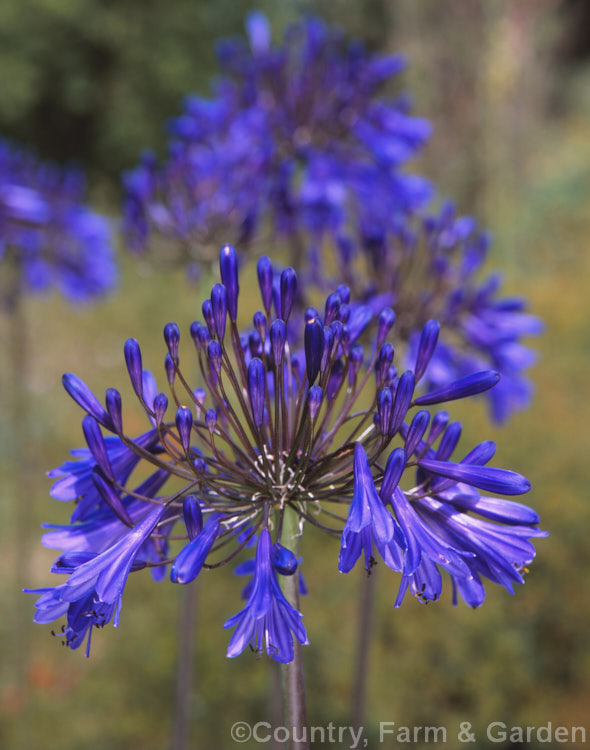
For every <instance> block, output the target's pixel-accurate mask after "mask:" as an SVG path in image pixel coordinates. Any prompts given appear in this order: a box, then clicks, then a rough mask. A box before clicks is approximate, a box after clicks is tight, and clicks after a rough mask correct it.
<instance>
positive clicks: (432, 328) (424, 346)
mask: <svg viewBox="0 0 590 750" xmlns="http://www.w3.org/2000/svg"><path fill="white" fill-rule="evenodd" d="M439 331H440V325H439V322H438V320H429V321H428V322H427V323H426V325H425V326H424V328H423V329H422V335H421V336H420V343H419V344H418V354H417V355H416V367H415V368H414V373H415V375H416V381H418V380H420V378H421V377H422V376H423V375H424V373H425V372H426V368H427V367H428V363H429V362H430V359H431V357H432V355H433V354H434V350H435V348H436V342H437V341H438V333H439Z"/></svg>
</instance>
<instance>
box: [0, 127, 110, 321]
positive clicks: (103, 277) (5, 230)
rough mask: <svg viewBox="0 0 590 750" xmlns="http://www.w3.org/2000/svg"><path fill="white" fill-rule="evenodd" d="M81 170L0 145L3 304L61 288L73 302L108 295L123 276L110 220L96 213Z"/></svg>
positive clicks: (0, 297) (0, 300) (0, 294)
mask: <svg viewBox="0 0 590 750" xmlns="http://www.w3.org/2000/svg"><path fill="white" fill-rule="evenodd" d="M85 191H86V186H85V181H84V177H83V175H82V174H81V173H80V172H79V171H78V170H76V169H72V168H69V167H58V166H56V165H54V164H49V163H43V162H39V161H38V160H37V159H36V157H35V156H34V155H33V154H32V153H31V152H29V151H26V150H24V149H21V148H20V147H17V146H15V145H13V144H10V143H8V142H6V141H0V270H1V274H0V277H1V282H0V306H1V307H4V308H7V309H10V308H12V307H13V306H14V305H15V304H16V303H17V301H18V299H19V297H20V295H22V294H27V293H33V294H35V293H39V292H44V291H46V290H48V289H50V288H56V289H58V290H59V291H60V293H61V294H63V295H64V296H65V297H66V298H67V299H68V300H70V301H72V302H87V301H90V300H92V299H94V298H96V297H99V296H101V295H103V294H105V293H106V292H108V291H110V290H111V289H112V288H113V286H114V284H115V282H116V278H117V268H116V262H115V258H114V253H113V248H112V238H111V232H110V227H109V224H108V222H107V220H106V219H105V218H104V217H102V216H100V215H99V214H97V213H95V212H94V211H91V210H90V209H89V208H88V207H87V206H86V205H84V200H85Z"/></svg>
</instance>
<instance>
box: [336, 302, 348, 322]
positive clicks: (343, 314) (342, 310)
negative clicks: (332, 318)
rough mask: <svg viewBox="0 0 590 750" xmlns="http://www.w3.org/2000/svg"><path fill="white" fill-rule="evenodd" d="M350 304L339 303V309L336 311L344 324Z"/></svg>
mask: <svg viewBox="0 0 590 750" xmlns="http://www.w3.org/2000/svg"><path fill="white" fill-rule="evenodd" d="M350 313H351V309H350V305H340V310H339V311H338V319H339V320H340V321H341V322H342V323H343V324H344V325H346V324H347V323H348V321H349V319H350Z"/></svg>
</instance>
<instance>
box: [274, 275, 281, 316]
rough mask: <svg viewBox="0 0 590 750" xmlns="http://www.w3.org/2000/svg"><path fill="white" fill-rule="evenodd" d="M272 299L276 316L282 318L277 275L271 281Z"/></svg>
mask: <svg viewBox="0 0 590 750" xmlns="http://www.w3.org/2000/svg"><path fill="white" fill-rule="evenodd" d="M272 300H273V303H274V306H275V313H276V316H277V318H282V317H283V316H282V315H281V279H280V278H279V277H278V276H277V277H276V278H275V279H273V282H272Z"/></svg>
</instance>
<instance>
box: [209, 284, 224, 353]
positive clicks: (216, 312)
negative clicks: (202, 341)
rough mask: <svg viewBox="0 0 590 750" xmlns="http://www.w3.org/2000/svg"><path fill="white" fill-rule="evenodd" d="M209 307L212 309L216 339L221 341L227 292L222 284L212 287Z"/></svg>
mask: <svg viewBox="0 0 590 750" xmlns="http://www.w3.org/2000/svg"><path fill="white" fill-rule="evenodd" d="M211 307H212V308H213V323H214V326H215V333H216V334H217V338H218V339H219V340H220V341H223V338H224V336H225V324H226V321H227V292H226V290H225V287H224V286H223V284H215V285H214V286H213V289H212V290H211ZM211 335H213V334H211Z"/></svg>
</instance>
